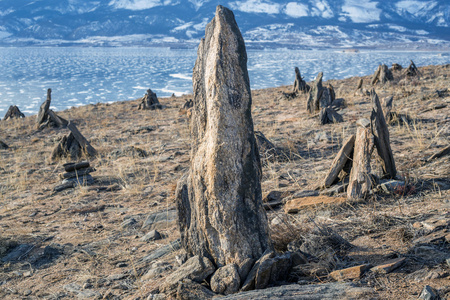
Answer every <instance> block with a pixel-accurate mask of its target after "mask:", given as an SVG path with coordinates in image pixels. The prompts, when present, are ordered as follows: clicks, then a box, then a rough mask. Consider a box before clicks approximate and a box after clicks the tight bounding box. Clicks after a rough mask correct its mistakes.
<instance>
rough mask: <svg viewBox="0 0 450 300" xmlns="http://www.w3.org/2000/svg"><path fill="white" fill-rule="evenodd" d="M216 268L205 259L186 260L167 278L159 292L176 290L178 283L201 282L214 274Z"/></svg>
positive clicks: (199, 257) (196, 257)
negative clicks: (183, 281) (185, 280)
mask: <svg viewBox="0 0 450 300" xmlns="http://www.w3.org/2000/svg"><path fill="white" fill-rule="evenodd" d="M215 270H216V268H215V267H214V265H213V264H212V262H211V261H210V260H209V259H207V258H206V257H201V256H198V255H197V256H193V257H191V258H190V259H188V260H187V261H186V262H185V263H184V264H183V265H182V266H181V267H180V268H178V269H177V270H176V271H175V272H173V273H172V274H170V275H169V276H167V278H166V281H165V283H164V284H163V286H162V287H161V291H163V292H165V291H169V290H173V289H175V288H177V286H178V282H180V281H182V280H184V279H190V280H192V281H195V282H199V283H200V282H202V281H203V280H204V279H205V278H206V277H208V276H209V275H211V274H212V273H214V271H215Z"/></svg>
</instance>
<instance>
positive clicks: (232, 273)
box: [211, 264, 241, 295]
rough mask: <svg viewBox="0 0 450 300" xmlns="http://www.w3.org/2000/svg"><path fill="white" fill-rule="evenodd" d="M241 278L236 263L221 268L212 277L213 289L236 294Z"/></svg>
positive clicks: (226, 293)
mask: <svg viewBox="0 0 450 300" xmlns="http://www.w3.org/2000/svg"><path fill="white" fill-rule="evenodd" d="M240 285H241V280H240V277H239V270H238V266H237V265H236V264H229V265H226V266H224V267H221V268H219V269H218V270H217V271H216V272H215V273H214V275H213V276H212V278H211V289H212V290H213V292H215V293H218V294H224V295H229V294H234V293H236V292H237V291H239V287H240Z"/></svg>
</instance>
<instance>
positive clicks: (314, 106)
mask: <svg viewBox="0 0 450 300" xmlns="http://www.w3.org/2000/svg"><path fill="white" fill-rule="evenodd" d="M322 78H323V73H322V72H320V73H319V74H318V75H317V77H316V80H315V81H314V85H313V86H312V88H311V91H310V93H309V98H308V102H307V104H306V105H307V106H306V109H307V110H308V112H309V113H314V112H315V111H318V110H319V109H320V99H321V98H322V94H323V90H324V88H323V85H322Z"/></svg>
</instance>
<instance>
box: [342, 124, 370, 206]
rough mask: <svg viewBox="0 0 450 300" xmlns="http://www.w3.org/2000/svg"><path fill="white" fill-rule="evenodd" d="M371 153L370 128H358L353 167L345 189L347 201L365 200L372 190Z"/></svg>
mask: <svg viewBox="0 0 450 300" xmlns="http://www.w3.org/2000/svg"><path fill="white" fill-rule="evenodd" d="M372 151H373V136H372V133H371V131H370V128H368V127H363V126H358V129H357V131H356V139H355V150H354V154H353V165H352V170H351V171H350V181H349V186H348V188H347V197H348V198H349V199H361V198H365V197H366V196H367V195H368V193H369V192H370V191H371V189H372V185H373V184H372V177H371V175H370V173H371V170H372V169H371V167H370V158H371V155H372Z"/></svg>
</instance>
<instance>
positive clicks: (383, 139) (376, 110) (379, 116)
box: [370, 90, 397, 178]
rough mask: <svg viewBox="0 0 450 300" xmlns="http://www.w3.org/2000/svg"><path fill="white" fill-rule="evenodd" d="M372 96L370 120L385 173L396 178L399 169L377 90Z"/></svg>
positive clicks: (373, 91)
mask: <svg viewBox="0 0 450 300" xmlns="http://www.w3.org/2000/svg"><path fill="white" fill-rule="evenodd" d="M371 96H372V113H371V115H370V122H371V128H372V133H373V136H374V142H375V146H376V148H377V152H378V155H379V156H380V158H381V161H382V167H383V173H384V175H386V176H387V177H389V178H395V176H396V175H397V169H396V168H395V161H394V155H393V154H392V149H391V143H390V140H389V129H388V127H387V124H386V120H385V118H384V115H383V109H382V108H381V104H380V100H379V99H378V95H377V93H375V90H372V91H371Z"/></svg>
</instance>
